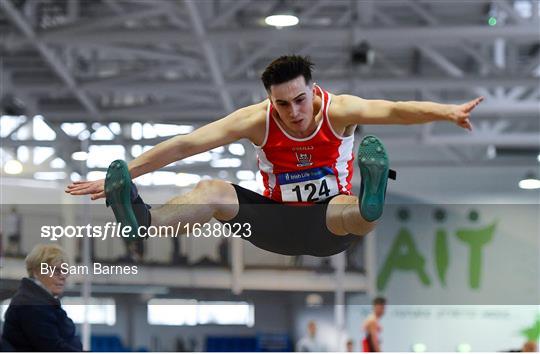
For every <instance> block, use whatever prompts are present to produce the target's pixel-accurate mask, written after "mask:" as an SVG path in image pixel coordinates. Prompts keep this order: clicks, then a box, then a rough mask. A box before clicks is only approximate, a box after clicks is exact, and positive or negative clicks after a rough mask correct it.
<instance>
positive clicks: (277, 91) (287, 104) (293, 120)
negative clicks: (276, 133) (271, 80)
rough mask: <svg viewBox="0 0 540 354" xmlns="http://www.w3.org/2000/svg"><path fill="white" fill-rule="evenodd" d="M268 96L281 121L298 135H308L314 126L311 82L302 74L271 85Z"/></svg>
mask: <svg viewBox="0 0 540 354" xmlns="http://www.w3.org/2000/svg"><path fill="white" fill-rule="evenodd" d="M269 98H270V101H271V102H272V104H273V105H274V107H275V109H276V111H277V113H278V115H279V118H280V121H281V123H282V124H283V125H284V126H285V128H286V129H287V130H288V131H289V132H292V133H293V134H294V135H296V136H298V137H306V136H309V135H310V134H311V133H312V132H313V130H314V128H315V126H316V123H315V119H314V117H313V84H311V83H309V84H307V83H306V81H305V79H304V77H303V76H299V77H297V78H296V79H293V80H290V81H287V82H284V83H282V84H277V85H272V86H271V87H270V92H269Z"/></svg>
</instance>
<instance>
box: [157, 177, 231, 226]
mask: <svg viewBox="0 0 540 354" xmlns="http://www.w3.org/2000/svg"><path fill="white" fill-rule="evenodd" d="M238 209H239V206H238V197H237V196H236V191H235V189H234V187H233V186H232V184H230V183H229V182H226V181H221V180H206V181H201V182H199V183H198V184H197V186H196V187H195V188H194V189H193V190H191V191H190V192H188V193H186V194H183V195H180V196H178V197H175V198H173V199H171V200H169V201H168V202H167V203H166V204H165V205H163V206H162V207H160V208H156V209H152V210H151V214H152V225H155V226H161V225H177V223H179V222H181V223H182V224H184V225H185V224H186V223H189V224H193V223H201V224H202V223H205V222H208V221H210V219H212V217H215V218H217V219H219V220H224V221H227V220H230V219H232V218H234V217H235V216H236V214H238Z"/></svg>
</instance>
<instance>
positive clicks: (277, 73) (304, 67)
mask: <svg viewBox="0 0 540 354" xmlns="http://www.w3.org/2000/svg"><path fill="white" fill-rule="evenodd" d="M313 66H314V65H313V63H312V62H311V61H310V60H309V59H308V58H307V57H302V56H299V55H284V56H281V57H279V58H277V59H276V60H274V61H273V62H271V63H270V64H269V65H268V66H267V67H266V69H264V72H263V73H262V75H261V80H262V82H263V85H264V88H265V89H266V90H267V91H270V86H272V85H277V84H282V83H284V82H287V81H290V80H293V79H296V78H297V77H298V76H303V77H304V79H305V80H306V84H308V83H310V82H311V68H313Z"/></svg>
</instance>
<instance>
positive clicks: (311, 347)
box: [296, 321, 326, 352]
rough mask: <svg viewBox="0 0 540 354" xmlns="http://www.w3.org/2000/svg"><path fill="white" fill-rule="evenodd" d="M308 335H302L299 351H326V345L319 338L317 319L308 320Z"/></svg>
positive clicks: (298, 345) (298, 346)
mask: <svg viewBox="0 0 540 354" xmlns="http://www.w3.org/2000/svg"><path fill="white" fill-rule="evenodd" d="M307 329H308V333H307V336H304V337H302V338H301V339H300V340H299V341H298V343H297V345H296V351H297V352H324V351H326V347H325V346H324V344H322V343H321V342H320V341H319V340H318V339H317V323H315V321H309V322H308V326H307Z"/></svg>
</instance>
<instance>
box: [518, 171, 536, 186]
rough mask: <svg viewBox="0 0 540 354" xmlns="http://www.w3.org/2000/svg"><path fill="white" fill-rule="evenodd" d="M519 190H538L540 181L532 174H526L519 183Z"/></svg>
mask: <svg viewBox="0 0 540 354" xmlns="http://www.w3.org/2000/svg"><path fill="white" fill-rule="evenodd" d="M519 188H521V189H540V180H539V179H538V177H537V176H536V175H535V174H534V173H528V174H527V175H526V176H525V178H523V179H522V180H521V181H519Z"/></svg>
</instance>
